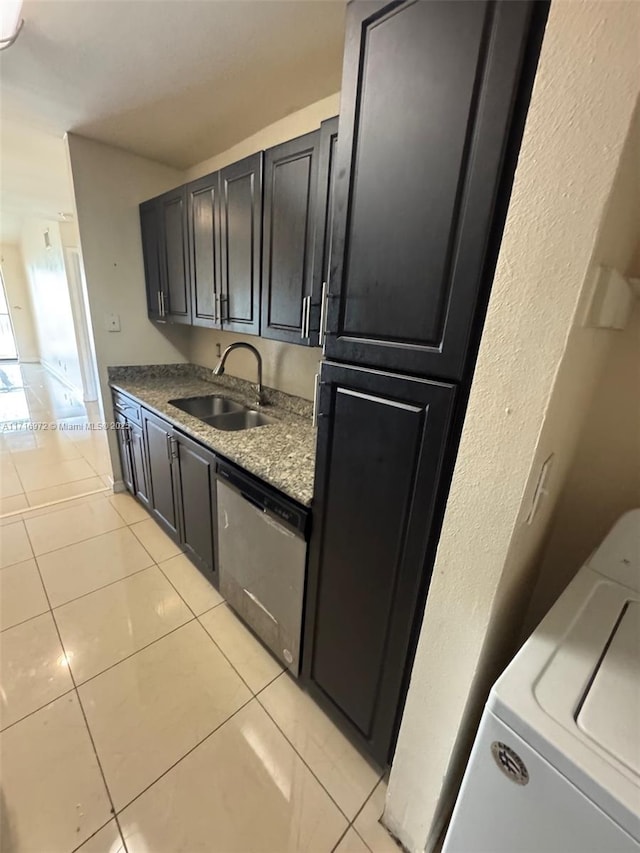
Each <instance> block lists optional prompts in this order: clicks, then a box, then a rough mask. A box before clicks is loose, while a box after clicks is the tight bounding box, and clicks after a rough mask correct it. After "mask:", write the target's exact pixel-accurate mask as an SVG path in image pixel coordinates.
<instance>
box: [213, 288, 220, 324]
mask: <svg viewBox="0 0 640 853" xmlns="http://www.w3.org/2000/svg"><path fill="white" fill-rule="evenodd" d="M219 306H220V294H219V293H215V292H214V294H213V322H214V323H219V322H220V307H219Z"/></svg>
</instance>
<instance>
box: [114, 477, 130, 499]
mask: <svg viewBox="0 0 640 853" xmlns="http://www.w3.org/2000/svg"><path fill="white" fill-rule="evenodd" d="M112 488H113V491H114V494H116V495H119V494H121V493H122V492H126V491H127V487H126V486H125V484H124V480H114V481H113V487H112Z"/></svg>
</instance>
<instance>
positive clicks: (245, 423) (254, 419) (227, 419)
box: [202, 409, 274, 431]
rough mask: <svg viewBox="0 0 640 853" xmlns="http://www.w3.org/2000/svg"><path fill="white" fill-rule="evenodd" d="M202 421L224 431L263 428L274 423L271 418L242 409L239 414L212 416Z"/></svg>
mask: <svg viewBox="0 0 640 853" xmlns="http://www.w3.org/2000/svg"><path fill="white" fill-rule="evenodd" d="M202 420H204V421H206V423H208V424H210V425H211V426H212V427H215V428H216V429H224V430H229V431H231V430H239V429H252V428H253V427H259V426H265V424H272V423H274V420H273V418H269V417H267V415H263V414H262V412H256V411H254V410H253V409H244V411H241V412H230V413H229V414H226V415H214V416H213V417H209V418H203V419H202Z"/></svg>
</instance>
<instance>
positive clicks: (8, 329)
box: [0, 270, 18, 361]
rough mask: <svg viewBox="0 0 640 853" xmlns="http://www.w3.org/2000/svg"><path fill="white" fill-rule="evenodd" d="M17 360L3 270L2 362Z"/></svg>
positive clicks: (0, 279)
mask: <svg viewBox="0 0 640 853" xmlns="http://www.w3.org/2000/svg"><path fill="white" fill-rule="evenodd" d="M17 358H18V347H17V346H16V336H15V334H14V333H13V324H12V322H11V316H10V314H9V304H8V302H7V291H6V289H5V286H4V278H3V277H2V270H0V361H15V360H16V359H17Z"/></svg>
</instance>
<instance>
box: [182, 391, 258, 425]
mask: <svg viewBox="0 0 640 853" xmlns="http://www.w3.org/2000/svg"><path fill="white" fill-rule="evenodd" d="M169 402H170V403H171V405H172V406H175V407H176V409H181V410H182V411H183V412H186V413H187V414H188V415H193V416H194V417H195V418H200V419H201V420H207V419H208V418H211V417H217V416H218V415H226V414H228V413H229V412H240V413H243V412H244V411H246V407H245V406H243V405H242V403H236V402H235V401H234V400H229V399H227V398H226V397H221V396H220V395H218V394H208V395H207V396H206V397H183V398H182V399H180V400H169ZM207 422H208V421H207Z"/></svg>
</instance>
